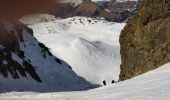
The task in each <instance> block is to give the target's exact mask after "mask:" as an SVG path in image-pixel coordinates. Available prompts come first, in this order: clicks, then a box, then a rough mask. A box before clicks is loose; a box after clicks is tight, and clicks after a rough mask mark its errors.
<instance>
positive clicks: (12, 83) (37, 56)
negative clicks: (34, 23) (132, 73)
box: [0, 21, 90, 92]
mask: <svg viewBox="0 0 170 100" xmlns="http://www.w3.org/2000/svg"><path fill="white" fill-rule="evenodd" d="M1 23H3V24H2V26H1V24H0V31H1V33H0V34H1V35H0V55H1V56H0V84H1V86H0V92H7V91H35V92H45V91H65V90H70V89H71V90H79V89H85V88H87V87H88V86H90V84H89V83H88V82H87V81H85V80H84V79H83V78H81V77H79V76H77V75H76V74H75V73H74V72H73V71H72V70H71V69H70V66H69V65H68V64H66V63H65V62H64V61H62V60H60V59H58V58H56V57H54V56H53V55H52V54H51V53H50V52H49V51H48V48H47V47H45V46H44V45H43V44H42V43H39V42H38V41H37V40H36V39H35V38H34V37H33V36H32V31H31V30H30V29H28V28H26V27H25V26H23V25H22V24H21V23H17V22H12V21H3V22H1ZM81 87H82V88H81Z"/></svg>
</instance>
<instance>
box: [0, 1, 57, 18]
mask: <svg viewBox="0 0 170 100" xmlns="http://www.w3.org/2000/svg"><path fill="white" fill-rule="evenodd" d="M58 1H59V0H0V17H1V18H2V17H5V18H18V17H21V16H23V15H26V14H31V13H37V12H43V11H45V10H47V9H50V8H52V7H54V6H55V8H56V6H57V3H56V2H58Z"/></svg>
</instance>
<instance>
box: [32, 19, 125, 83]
mask: <svg viewBox="0 0 170 100" xmlns="http://www.w3.org/2000/svg"><path fill="white" fill-rule="evenodd" d="M124 25H125V24H124V23H113V22H107V21H104V20H103V19H93V18H86V17H73V18H67V19H62V20H56V21H53V22H48V23H41V24H35V25H30V28H32V29H33V30H34V35H35V36H36V37H37V39H38V40H39V41H41V42H42V43H44V44H45V45H46V46H48V47H49V48H50V50H51V51H52V53H53V54H54V55H56V56H57V57H59V58H61V59H63V60H64V61H66V62H67V63H68V64H69V65H71V66H72V69H73V70H74V71H75V72H76V73H77V74H78V75H80V76H82V77H84V78H85V79H86V80H88V81H89V82H91V83H93V84H101V85H103V81H106V84H111V82H112V81H113V80H114V81H117V80H118V79H119V73H120V68H119V67H120V52H119V51H120V49H119V48H120V45H119V34H120V31H121V30H122V29H123V27H124Z"/></svg>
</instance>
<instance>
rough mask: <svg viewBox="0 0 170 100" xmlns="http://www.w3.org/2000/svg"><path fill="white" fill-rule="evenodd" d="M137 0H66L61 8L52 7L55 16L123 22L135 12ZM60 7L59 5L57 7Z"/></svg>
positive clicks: (51, 11) (61, 4)
mask: <svg viewBox="0 0 170 100" xmlns="http://www.w3.org/2000/svg"><path fill="white" fill-rule="evenodd" d="M136 3H137V0H74V1H72V0H66V1H63V2H62V3H60V5H59V6H60V7H59V8H60V9H58V10H56V9H51V10H50V11H49V13H50V14H52V15H54V16H55V17H61V18H67V17H73V16H86V17H104V18H105V19H106V20H108V21H114V22H123V21H125V20H126V19H127V18H128V17H129V16H131V15H133V14H134V11H135V9H137V8H136V7H137V6H136ZM57 8H58V7H57Z"/></svg>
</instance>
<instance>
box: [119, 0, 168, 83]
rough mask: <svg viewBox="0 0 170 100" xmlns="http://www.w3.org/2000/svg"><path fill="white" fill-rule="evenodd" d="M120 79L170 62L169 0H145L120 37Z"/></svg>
mask: <svg viewBox="0 0 170 100" xmlns="http://www.w3.org/2000/svg"><path fill="white" fill-rule="evenodd" d="M120 44H121V57H122V64H121V74H120V80H126V79H130V78H132V77H135V76H138V75H140V74H143V73H145V72H147V71H150V70H153V69H155V68H157V67H159V66H161V65H163V64H165V63H168V62H170V0H144V1H142V5H141V7H140V10H139V11H138V12H137V14H136V15H135V16H134V17H133V18H131V19H130V20H129V21H128V22H127V25H126V27H125V28H124V30H123V31H122V33H121V36H120Z"/></svg>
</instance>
